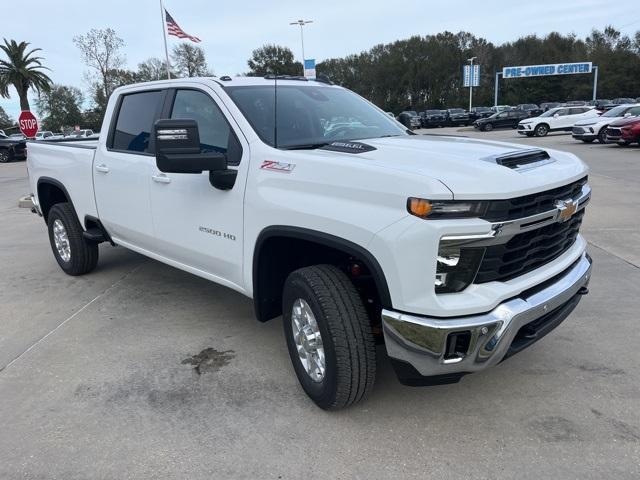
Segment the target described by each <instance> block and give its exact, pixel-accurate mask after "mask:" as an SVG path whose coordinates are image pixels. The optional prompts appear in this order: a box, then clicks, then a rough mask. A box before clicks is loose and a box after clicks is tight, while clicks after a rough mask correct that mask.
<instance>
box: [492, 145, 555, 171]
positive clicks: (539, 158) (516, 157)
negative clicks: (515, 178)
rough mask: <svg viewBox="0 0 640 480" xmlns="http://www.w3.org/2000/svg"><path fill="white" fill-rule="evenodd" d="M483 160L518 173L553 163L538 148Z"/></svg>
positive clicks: (544, 152) (547, 155) (552, 160)
mask: <svg viewBox="0 0 640 480" xmlns="http://www.w3.org/2000/svg"><path fill="white" fill-rule="evenodd" d="M483 160H485V161H488V162H493V163H496V164H498V165H502V166H503V167H507V168H510V169H511V170H518V171H524V170H530V169H532V168H537V167H541V166H543V165H547V164H549V163H553V162H555V160H554V159H552V158H551V157H550V156H549V154H548V153H547V152H546V151H545V150H541V149H539V148H534V149H529V150H517V151H515V152H509V153H505V154H503V155H499V156H495V157H488V158H483Z"/></svg>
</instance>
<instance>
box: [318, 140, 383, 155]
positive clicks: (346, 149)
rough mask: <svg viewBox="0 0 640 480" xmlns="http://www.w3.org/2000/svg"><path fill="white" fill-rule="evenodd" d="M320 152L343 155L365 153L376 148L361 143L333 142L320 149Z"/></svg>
mask: <svg viewBox="0 0 640 480" xmlns="http://www.w3.org/2000/svg"><path fill="white" fill-rule="evenodd" d="M320 150H329V151H331V152H342V153H364V152H371V151H373V150H376V147H372V146H371V145H367V144H366V143H360V142H331V143H330V144H329V145H325V146H324V147H322V148H320Z"/></svg>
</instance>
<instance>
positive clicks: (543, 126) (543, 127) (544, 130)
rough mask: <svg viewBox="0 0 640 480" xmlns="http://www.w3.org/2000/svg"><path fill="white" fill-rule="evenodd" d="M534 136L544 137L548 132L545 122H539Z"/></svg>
mask: <svg viewBox="0 0 640 480" xmlns="http://www.w3.org/2000/svg"><path fill="white" fill-rule="evenodd" d="M535 133H536V137H545V136H546V135H547V133H549V126H548V125H547V124H545V123H541V124H540V125H538V126H537V127H536V129H535Z"/></svg>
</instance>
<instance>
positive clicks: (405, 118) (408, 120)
mask: <svg viewBox="0 0 640 480" xmlns="http://www.w3.org/2000/svg"><path fill="white" fill-rule="evenodd" d="M398 121H399V122H400V123H401V124H403V125H404V126H405V127H407V128H408V129H409V130H413V129H415V128H420V127H421V126H422V122H421V121H420V117H419V116H418V112H416V111H414V110H405V111H404V112H400V115H398Z"/></svg>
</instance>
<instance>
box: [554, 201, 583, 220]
mask: <svg viewBox="0 0 640 480" xmlns="http://www.w3.org/2000/svg"><path fill="white" fill-rule="evenodd" d="M556 208H557V209H558V221H559V222H566V221H567V220H569V219H570V218H571V217H573V214H574V213H576V210H578V202H577V201H576V200H558V201H557V202H556Z"/></svg>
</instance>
